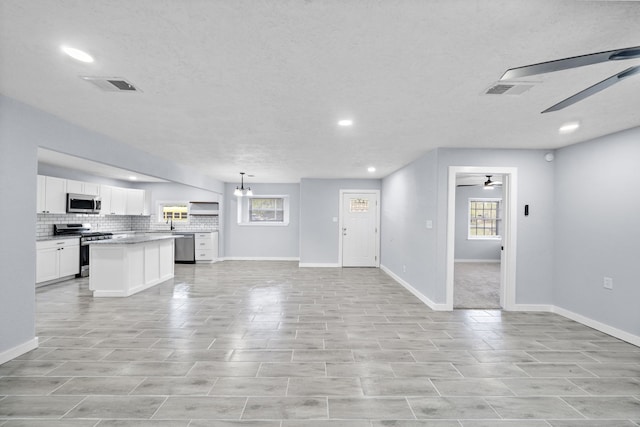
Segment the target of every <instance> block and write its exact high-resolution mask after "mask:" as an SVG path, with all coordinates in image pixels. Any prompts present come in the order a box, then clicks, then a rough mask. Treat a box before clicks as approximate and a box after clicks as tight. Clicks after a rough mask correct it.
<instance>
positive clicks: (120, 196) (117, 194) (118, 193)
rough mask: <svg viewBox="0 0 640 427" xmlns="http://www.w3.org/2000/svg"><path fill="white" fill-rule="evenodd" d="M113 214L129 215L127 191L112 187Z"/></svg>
mask: <svg viewBox="0 0 640 427" xmlns="http://www.w3.org/2000/svg"><path fill="white" fill-rule="evenodd" d="M111 214H113V215H126V214H127V189H126V188H120V187H111Z"/></svg>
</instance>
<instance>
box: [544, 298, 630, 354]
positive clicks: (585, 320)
mask: <svg viewBox="0 0 640 427" xmlns="http://www.w3.org/2000/svg"><path fill="white" fill-rule="evenodd" d="M552 312H553V313H556V314H559V315H560V316H564V317H566V318H567V319H571V320H575V321H576V322H578V323H582V324H583V325H585V326H588V327H590V328H593V329H596V330H598V331H600V332H604V333H605V334H608V335H611V336H613V337H616V338H618V339H621V340H622V341H626V342H628V343H630V344H633V345H636V346H638V347H640V337H639V336H637V335H633V334H631V333H629V332H626V331H623V330H621V329H618V328H615V327H613V326H609V325H607V324H605V323H602V322H599V321H597V320H593V319H591V318H589V317H586V316H583V315H581V314H578V313H574V312H572V311H569V310H567V309H565V308H562V307H557V306H552Z"/></svg>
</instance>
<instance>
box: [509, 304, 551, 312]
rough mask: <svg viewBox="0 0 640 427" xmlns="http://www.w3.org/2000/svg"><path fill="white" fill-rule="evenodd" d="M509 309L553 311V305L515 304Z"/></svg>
mask: <svg viewBox="0 0 640 427" xmlns="http://www.w3.org/2000/svg"><path fill="white" fill-rule="evenodd" d="M509 311H542V312H546V313H553V306H552V305H549V304H515V305H514V306H513V308H512V309H511V310H509Z"/></svg>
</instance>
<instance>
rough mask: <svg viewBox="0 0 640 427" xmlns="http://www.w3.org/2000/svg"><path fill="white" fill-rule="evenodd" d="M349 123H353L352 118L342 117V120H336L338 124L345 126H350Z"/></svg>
mask: <svg viewBox="0 0 640 427" xmlns="http://www.w3.org/2000/svg"><path fill="white" fill-rule="evenodd" d="M351 125H353V120H350V119H344V120H340V121H339V122H338V126H344V127H346V126H351Z"/></svg>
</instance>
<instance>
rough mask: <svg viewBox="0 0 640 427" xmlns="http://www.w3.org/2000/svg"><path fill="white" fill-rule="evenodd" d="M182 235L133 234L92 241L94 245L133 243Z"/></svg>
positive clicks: (174, 237) (177, 237)
mask: <svg viewBox="0 0 640 427" xmlns="http://www.w3.org/2000/svg"><path fill="white" fill-rule="evenodd" d="M179 238H180V236H172V235H168V234H166V235H156V236H150V235H133V236H127V237H121V238H118V239H107V240H97V241H93V242H91V244H92V245H132V244H136V243H145V242H154V241H157V240H167V239H179Z"/></svg>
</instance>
